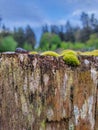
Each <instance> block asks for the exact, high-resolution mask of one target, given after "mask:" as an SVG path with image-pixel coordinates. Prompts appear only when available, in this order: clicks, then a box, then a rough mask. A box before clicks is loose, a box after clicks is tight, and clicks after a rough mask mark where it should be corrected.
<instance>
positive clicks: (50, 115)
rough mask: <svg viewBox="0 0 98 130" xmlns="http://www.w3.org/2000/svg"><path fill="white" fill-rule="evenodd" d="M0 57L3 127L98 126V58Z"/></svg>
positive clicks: (83, 129)
mask: <svg viewBox="0 0 98 130" xmlns="http://www.w3.org/2000/svg"><path fill="white" fill-rule="evenodd" d="M79 58H80V61H81V65H80V66H78V67H74V66H73V67H72V66H68V65H66V64H65V63H64V61H63V60H62V58H55V57H51V56H40V55H29V54H17V53H9V54H8V53H3V54H1V55H0V130H98V57H89V56H81V57H79Z"/></svg>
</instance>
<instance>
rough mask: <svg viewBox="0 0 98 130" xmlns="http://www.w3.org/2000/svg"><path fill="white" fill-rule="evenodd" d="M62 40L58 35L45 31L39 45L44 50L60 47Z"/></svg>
mask: <svg viewBox="0 0 98 130" xmlns="http://www.w3.org/2000/svg"><path fill="white" fill-rule="evenodd" d="M60 43H61V40H60V38H59V36H58V35H56V34H51V33H44V34H43V35H42V37H41V39H40V45H39V47H40V48H41V49H42V50H55V49H56V48H59V47H60Z"/></svg>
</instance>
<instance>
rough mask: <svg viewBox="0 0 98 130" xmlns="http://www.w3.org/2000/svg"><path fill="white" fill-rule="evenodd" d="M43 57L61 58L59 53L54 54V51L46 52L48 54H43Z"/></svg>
mask: <svg viewBox="0 0 98 130" xmlns="http://www.w3.org/2000/svg"><path fill="white" fill-rule="evenodd" d="M41 55H43V56H54V57H59V56H60V55H59V54H58V53H56V52H53V51H46V52H43V53H41Z"/></svg>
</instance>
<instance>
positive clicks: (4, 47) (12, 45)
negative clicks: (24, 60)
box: [0, 36, 17, 52]
mask: <svg viewBox="0 0 98 130" xmlns="http://www.w3.org/2000/svg"><path fill="white" fill-rule="evenodd" d="M16 47H17V42H16V41H15V40H14V39H13V37H12V36H7V37H4V38H2V40H1V43H0V51H1V52H4V51H15V49H16Z"/></svg>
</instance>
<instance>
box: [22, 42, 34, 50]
mask: <svg viewBox="0 0 98 130" xmlns="http://www.w3.org/2000/svg"><path fill="white" fill-rule="evenodd" d="M23 48H24V49H25V50H28V51H32V45H31V44H28V43H27V42H25V43H24V46H23Z"/></svg>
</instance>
